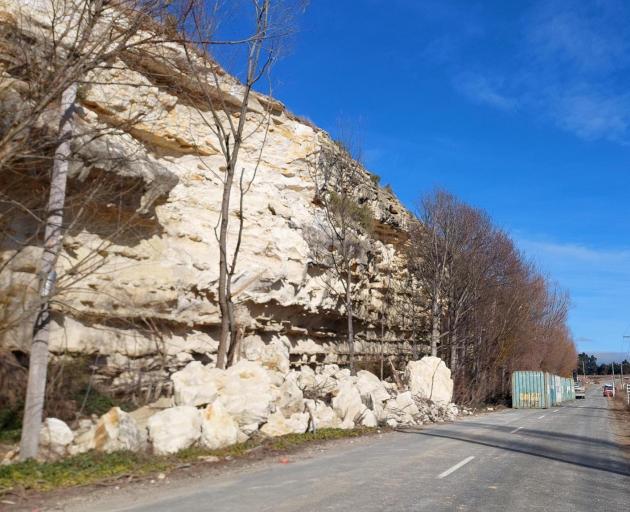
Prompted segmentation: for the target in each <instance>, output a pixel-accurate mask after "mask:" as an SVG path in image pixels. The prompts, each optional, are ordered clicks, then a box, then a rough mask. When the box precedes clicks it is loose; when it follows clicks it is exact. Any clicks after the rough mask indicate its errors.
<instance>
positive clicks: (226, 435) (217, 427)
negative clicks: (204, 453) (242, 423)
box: [201, 400, 239, 450]
mask: <svg viewBox="0 0 630 512" xmlns="http://www.w3.org/2000/svg"><path fill="white" fill-rule="evenodd" d="M238 439H239V428H238V423H236V421H234V418H232V416H230V415H229V414H228V412H227V411H226V410H225V407H223V404H222V403H221V401H220V400H215V401H214V402H213V403H212V404H209V405H208V406H207V407H206V408H205V410H204V411H202V413H201V444H202V445H203V446H205V447H206V448H209V449H211V450H215V449H218V448H223V447H225V446H230V445H231V444H235V443H237V442H238Z"/></svg>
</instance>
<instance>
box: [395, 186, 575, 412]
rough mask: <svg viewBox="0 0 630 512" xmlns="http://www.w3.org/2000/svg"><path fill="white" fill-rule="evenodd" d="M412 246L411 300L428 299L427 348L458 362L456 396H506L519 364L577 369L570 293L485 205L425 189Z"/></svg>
mask: <svg viewBox="0 0 630 512" xmlns="http://www.w3.org/2000/svg"><path fill="white" fill-rule="evenodd" d="M408 251H409V252H408V265H409V268H408V272H409V276H410V278H411V280H412V281H414V282H416V283H418V284H419V286H411V287H408V288H407V290H408V291H409V293H408V295H407V300H408V301H409V302H411V303H413V304H417V303H419V302H420V303H421V302H422V297H424V298H425V299H426V300H425V312H426V315H427V322H426V325H425V326H424V333H425V336H426V339H427V340H428V344H429V345H430V352H431V355H434V356H439V357H441V358H442V359H444V360H445V361H446V362H447V364H448V365H449V367H450V368H451V371H452V373H453V377H454V380H455V386H456V388H455V395H456V398H457V399H458V400H460V401H462V402H467V401H468V402H473V401H483V400H487V399H491V398H495V397H498V396H501V395H507V394H508V393H509V378H510V374H511V372H513V371H515V370H544V371H548V372H551V373H554V374H558V375H563V376H569V375H571V372H572V370H573V368H574V367H575V360H576V351H575V345H574V342H573V339H572V336H571V333H570V331H569V329H568V327H567V315H568V309H569V296H568V294H567V293H566V292H565V291H563V290H561V289H560V288H559V287H558V286H557V285H556V284H554V283H553V282H551V281H550V280H549V279H547V278H546V277H545V276H544V275H543V274H542V273H541V272H540V271H539V270H538V269H537V268H536V266H535V265H534V264H533V263H532V262H530V261H529V260H528V259H527V258H526V257H525V256H524V255H523V254H522V253H521V252H520V251H519V250H518V248H517V247H516V245H515V243H514V241H513V240H512V239H511V238H510V236H509V235H508V234H507V233H506V232H505V231H504V230H502V229H500V228H499V227H497V226H496V225H495V224H494V223H493V222H492V219H491V218H490V217H489V215H488V214H487V213H486V212H484V211H483V210H481V209H479V208H475V207H472V206H470V205H468V204H466V203H464V202H463V201H461V200H460V199H458V198H457V197H455V196H454V195H452V194H450V193H449V192H447V191H444V190H437V191H434V192H432V193H429V194H426V195H425V196H423V197H422V198H421V199H420V200H419V202H418V207H417V212H416V215H414V218H413V221H412V225H411V229H410V239H409V249H408ZM416 294H420V297H416V296H414V295H416Z"/></svg>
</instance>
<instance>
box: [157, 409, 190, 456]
mask: <svg viewBox="0 0 630 512" xmlns="http://www.w3.org/2000/svg"><path fill="white" fill-rule="evenodd" d="M148 429H149V440H150V441H151V444H152V446H153V452H154V453H156V454H157V455H167V454H170V453H176V452H178V451H180V450H183V449H185V448H189V447H190V446H192V445H193V444H195V443H196V442H197V441H198V440H199V437H200V436H201V414H200V413H199V411H198V410H197V409H196V408H195V407H192V406H190V405H179V406H177V407H172V408H171V409H164V410H163V411H161V412H158V413H156V414H154V415H153V416H151V417H150V418H149V421H148Z"/></svg>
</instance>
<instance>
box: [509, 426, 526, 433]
mask: <svg viewBox="0 0 630 512" xmlns="http://www.w3.org/2000/svg"><path fill="white" fill-rule="evenodd" d="M522 428H523V427H518V428H515V429H514V430H512V431H511V432H510V434H514V433H515V432H518V431H519V430H521V429H522Z"/></svg>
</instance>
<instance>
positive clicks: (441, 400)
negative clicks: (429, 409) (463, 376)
mask: <svg viewBox="0 0 630 512" xmlns="http://www.w3.org/2000/svg"><path fill="white" fill-rule="evenodd" d="M405 377H406V379H407V382H408V383H409V389H410V391H411V394H412V395H413V396H414V397H417V398H424V399H427V400H432V401H433V402H435V403H436V404H440V405H446V404H448V403H450V401H451V400H452V398H453V379H451V370H449V369H448V367H447V366H446V364H445V363H444V361H442V360H441V359H440V358H439V357H433V356H425V357H423V358H422V359H420V361H409V363H407V369H406V371H405Z"/></svg>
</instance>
